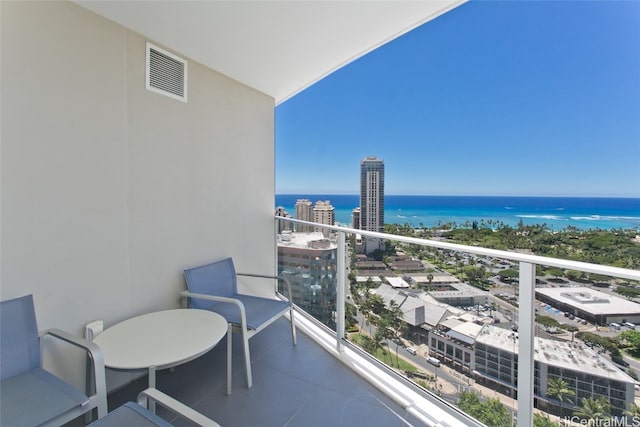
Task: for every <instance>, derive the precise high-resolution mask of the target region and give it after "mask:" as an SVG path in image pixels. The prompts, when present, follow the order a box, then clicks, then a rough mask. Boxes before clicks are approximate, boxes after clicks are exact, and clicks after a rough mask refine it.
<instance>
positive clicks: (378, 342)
mask: <svg viewBox="0 0 640 427" xmlns="http://www.w3.org/2000/svg"><path fill="white" fill-rule="evenodd" d="M371 350H372V354H373V355H374V356H375V355H376V353H377V352H378V350H380V351H381V352H382V360H383V361H384V356H385V354H386V353H387V352H386V351H384V336H383V335H382V334H381V333H380V331H379V330H376V333H375V334H374V335H373V337H372V338H371Z"/></svg>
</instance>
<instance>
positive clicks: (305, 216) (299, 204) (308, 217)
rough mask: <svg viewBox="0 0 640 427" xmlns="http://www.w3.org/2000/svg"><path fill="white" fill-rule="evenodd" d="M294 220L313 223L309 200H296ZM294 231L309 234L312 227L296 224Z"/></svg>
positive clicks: (311, 206)
mask: <svg viewBox="0 0 640 427" xmlns="http://www.w3.org/2000/svg"><path fill="white" fill-rule="evenodd" d="M295 209H296V219H299V220H300V221H308V222H313V221H314V219H315V218H314V216H313V204H312V203H311V200H309V199H298V200H296V205H295ZM295 227H296V231H299V232H310V231H313V227H312V226H310V225H303V224H296V226H295Z"/></svg>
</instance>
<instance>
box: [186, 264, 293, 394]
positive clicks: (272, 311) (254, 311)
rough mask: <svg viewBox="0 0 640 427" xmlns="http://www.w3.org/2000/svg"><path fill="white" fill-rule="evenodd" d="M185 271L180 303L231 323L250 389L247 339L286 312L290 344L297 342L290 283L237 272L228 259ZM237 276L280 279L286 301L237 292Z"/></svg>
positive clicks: (229, 390) (229, 354) (228, 390)
mask: <svg viewBox="0 0 640 427" xmlns="http://www.w3.org/2000/svg"><path fill="white" fill-rule="evenodd" d="M184 273H185V278H186V281H187V286H188V288H189V290H188V291H185V292H182V293H181V295H182V297H183V306H185V307H191V308H198V309H204V310H211V311H215V312H216V313H218V314H220V315H222V316H223V317H224V318H225V319H226V320H227V322H228V323H229V326H230V328H229V329H230V331H229V332H231V330H233V331H236V332H240V333H241V334H242V340H243V348H244V361H245V368H246V377H247V388H250V387H251V386H252V384H253V381H252V376H251V357H250V354H249V338H251V337H253V336H254V335H255V334H257V333H258V332H260V331H261V330H263V329H264V328H266V327H267V326H269V325H270V324H271V323H273V322H274V321H276V320H277V319H279V318H280V317H281V316H283V315H285V314H286V313H289V316H290V321H291V338H292V340H293V345H296V326H295V321H294V318H293V303H292V299H291V285H290V283H289V281H288V280H287V279H286V278H284V277H281V276H269V275H262V274H247V273H236V271H235V267H234V266H233V260H232V259H231V258H226V259H223V260H220V261H217V262H213V263H210V264H206V265H202V266H199V267H194V268H189V269H186V270H185V271H184ZM237 276H249V277H259V278H267V279H276V280H282V281H284V283H285V286H286V290H287V293H288V295H287V298H288V301H284V300H282V299H270V298H262V297H256V296H251V295H244V294H239V293H238V284H237ZM275 293H276V294H277V289H275ZM228 342H229V345H228V347H229V348H228V351H227V359H228V360H227V364H228V367H230V366H231V341H230V340H228ZM230 377H231V376H230V375H229V378H230ZM227 394H231V384H230V380H229V382H228V384H227Z"/></svg>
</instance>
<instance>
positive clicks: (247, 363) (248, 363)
mask: <svg viewBox="0 0 640 427" xmlns="http://www.w3.org/2000/svg"><path fill="white" fill-rule="evenodd" d="M242 341H243V346H244V364H245V369H246V371H247V388H251V386H252V385H253V379H252V378H251V355H250V353H249V337H248V336H247V331H244V330H243V331H242Z"/></svg>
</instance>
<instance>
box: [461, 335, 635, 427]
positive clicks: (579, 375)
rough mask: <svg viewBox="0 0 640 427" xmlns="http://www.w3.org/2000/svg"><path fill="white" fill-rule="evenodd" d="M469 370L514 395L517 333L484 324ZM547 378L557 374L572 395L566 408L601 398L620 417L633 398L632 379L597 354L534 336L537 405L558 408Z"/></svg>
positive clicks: (582, 347)
mask: <svg viewBox="0 0 640 427" xmlns="http://www.w3.org/2000/svg"><path fill="white" fill-rule="evenodd" d="M473 373H474V375H475V377H476V380H477V381H479V382H486V383H492V384H493V385H494V386H498V387H501V388H502V390H501V391H503V392H505V393H506V394H509V395H511V396H513V397H514V398H517V396H516V389H517V379H518V333H517V332H513V331H510V330H506V329H501V328H498V327H495V326H492V325H486V326H484V327H483V328H482V330H481V331H480V333H479V335H478V336H477V338H476V342H475V367H474V371H473ZM551 378H560V379H561V380H563V381H564V382H565V383H566V384H567V387H568V388H569V389H570V390H572V391H573V392H574V394H575V397H573V398H572V401H573V404H571V403H569V402H567V401H565V402H564V404H563V406H564V407H565V408H566V410H567V411H573V410H574V409H575V407H576V406H579V405H580V402H581V400H582V398H599V397H602V398H604V399H606V400H607V402H609V403H610V405H611V415H614V416H620V415H622V414H623V413H624V411H626V410H629V409H630V407H631V404H632V403H633V401H634V387H635V381H634V380H633V378H631V377H630V376H629V375H627V374H625V373H624V372H622V371H621V370H620V369H618V368H617V367H616V366H615V365H613V363H611V362H610V361H608V360H607V359H605V358H603V357H601V356H600V355H599V354H598V353H597V352H595V351H593V350H592V349H590V348H589V347H586V346H584V345H583V344H581V343H575V342H570V341H555V340H549V339H545V338H539V337H536V338H535V341H534V385H533V386H534V398H535V402H534V404H535V406H536V407H538V408H541V409H548V408H549V407H555V409H556V410H557V409H558V406H559V401H558V400H557V399H555V398H553V397H550V396H547V392H548V383H549V379H551ZM576 403H577V405H576Z"/></svg>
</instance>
